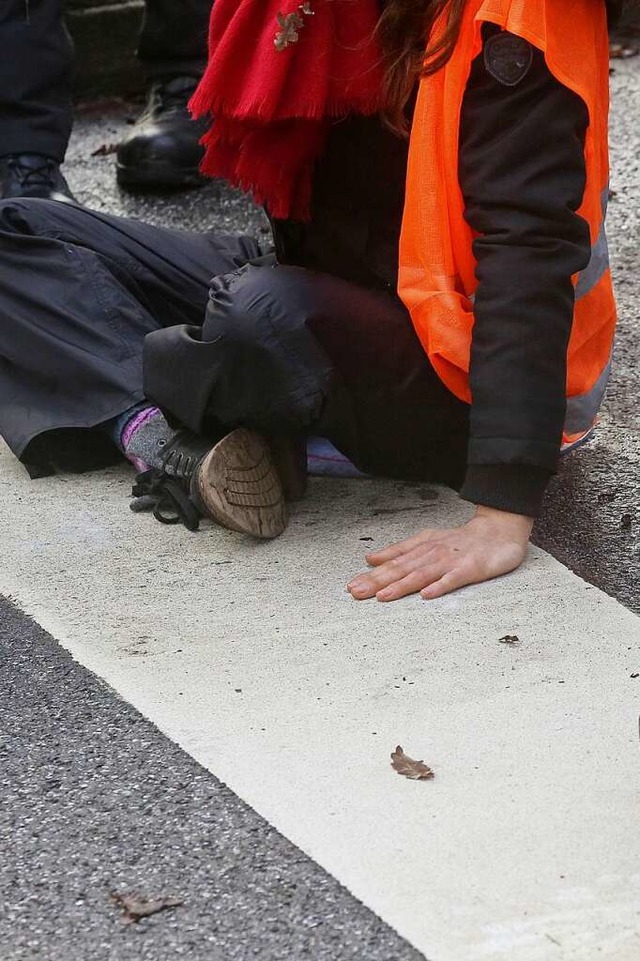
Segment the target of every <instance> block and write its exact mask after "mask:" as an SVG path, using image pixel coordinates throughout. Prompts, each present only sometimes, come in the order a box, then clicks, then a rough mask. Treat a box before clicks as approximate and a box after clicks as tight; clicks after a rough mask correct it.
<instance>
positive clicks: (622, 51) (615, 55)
mask: <svg viewBox="0 0 640 961" xmlns="http://www.w3.org/2000/svg"><path fill="white" fill-rule="evenodd" d="M638 53H640V48H639V47H638V46H636V44H627V43H610V44H609V57H610V59H611V60H627V59H628V58H629V57H637V56H638Z"/></svg>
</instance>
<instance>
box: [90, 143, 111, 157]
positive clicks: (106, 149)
mask: <svg viewBox="0 0 640 961" xmlns="http://www.w3.org/2000/svg"><path fill="white" fill-rule="evenodd" d="M117 149H118V144H117V143H103V144H102V146H100V147H98V149H97V150H92V151H91V154H90V155H89V156H91V157H108V156H109V154H112V153H115V152H116V150H117Z"/></svg>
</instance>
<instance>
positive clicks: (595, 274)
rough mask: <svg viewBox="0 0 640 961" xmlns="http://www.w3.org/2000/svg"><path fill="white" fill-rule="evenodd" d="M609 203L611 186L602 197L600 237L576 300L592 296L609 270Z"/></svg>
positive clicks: (581, 277)
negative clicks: (607, 227)
mask: <svg viewBox="0 0 640 961" xmlns="http://www.w3.org/2000/svg"><path fill="white" fill-rule="evenodd" d="M608 203H609V185H608V184H607V186H606V187H605V188H604V190H603V191H602V196H601V204H602V222H601V224H600V230H599V231H598V237H597V239H596V242H595V244H594V245H593V247H592V248H591V257H590V258H589V263H588V264H587V266H586V267H585V268H584V270H582V271H581V272H580V273H579V275H578V282H577V284H576V300H581V299H582V298H583V297H586V296H587V294H590V293H591V291H592V290H593V288H594V287H595V286H596V284H597V283H599V282H600V281H601V280H602V278H603V277H604V275H605V274H606V272H607V270H608V269H609V245H608V243H607V229H606V217H607V205H608Z"/></svg>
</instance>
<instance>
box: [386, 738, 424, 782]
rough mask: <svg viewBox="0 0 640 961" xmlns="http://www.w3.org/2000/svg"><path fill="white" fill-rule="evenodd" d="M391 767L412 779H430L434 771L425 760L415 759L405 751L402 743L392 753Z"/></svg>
mask: <svg viewBox="0 0 640 961" xmlns="http://www.w3.org/2000/svg"><path fill="white" fill-rule="evenodd" d="M391 767H392V768H393V770H394V771H397V772H398V774H402V776H403V777H408V778H409V779H410V780H411V781H430V780H431V778H432V777H433V771H432V770H431V768H430V767H427V765H426V764H425V763H424V761H414V759H413V758H412V757H409V756H408V755H407V754H405V753H404V751H403V750H402V748H401V747H400V745H399V744H398V746H397V748H396V749H395V751H393V753H392V754H391Z"/></svg>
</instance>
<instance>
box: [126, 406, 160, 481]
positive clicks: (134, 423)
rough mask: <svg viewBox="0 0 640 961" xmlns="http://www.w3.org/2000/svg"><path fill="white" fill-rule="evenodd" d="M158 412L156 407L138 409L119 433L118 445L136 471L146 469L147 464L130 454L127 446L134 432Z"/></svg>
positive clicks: (147, 467)
mask: <svg viewBox="0 0 640 961" xmlns="http://www.w3.org/2000/svg"><path fill="white" fill-rule="evenodd" d="M159 413H160V410H159V408H158V407H145V408H144V410H140V411H138V413H137V414H134V415H133V417H131V418H129V420H128V421H127V423H126V424H125V425H124V428H123V430H122V433H121V434H120V446H121V448H122V450H123V452H124V456H125V457H126V458H127V460H129V461H131V463H132V464H133V466H134V467H135V469H136V470H137V471H145V470H148V469H149V465H148V464H147V463H145V461H143V460H141V459H140V458H139V457H136V456H135V454H130V453H129V451H128V447H129V445H130V444H131V441H132V440H133V437H134V435H135V434H136V432H137V431H138V430H139V429H140V428H141V427H142V426H143V425H144V424H146V423H147V421H149V420H151V418H152V417H157V416H158V414H159Z"/></svg>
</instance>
